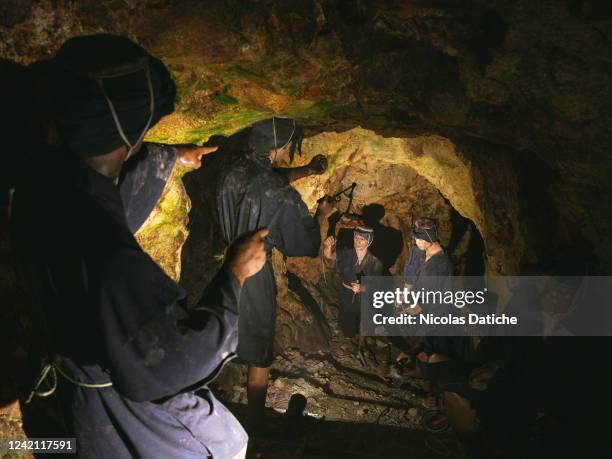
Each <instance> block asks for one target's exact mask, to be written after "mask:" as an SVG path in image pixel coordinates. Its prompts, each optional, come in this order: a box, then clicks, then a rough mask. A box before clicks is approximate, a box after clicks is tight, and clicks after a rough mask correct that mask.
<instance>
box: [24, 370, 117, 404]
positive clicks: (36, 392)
mask: <svg viewBox="0 0 612 459" xmlns="http://www.w3.org/2000/svg"><path fill="white" fill-rule="evenodd" d="M57 373H59V374H60V375H62V376H63V377H64V378H66V380H68V381H69V382H71V383H72V384H74V385H76V386H80V387H86V388H88V389H103V388H105V387H111V386H112V385H113V383H112V382H111V381H109V382H105V383H99V384H91V383H86V382H83V381H79V380H77V379H74V378H72V377H71V376H68V375H67V374H66V373H65V372H64V370H62V369H61V368H60V367H59V366H58V365H55V364H54V363H48V364H46V365H45V366H44V367H43V369H42V371H41V372H40V377H39V378H38V381H37V382H36V385H35V386H34V389H32V392H30V395H29V396H28V398H27V399H26V404H28V403H30V402H31V401H32V399H33V398H34V396H36V397H48V396H49V395H52V394H53V393H54V392H55V390H56V389H57ZM49 375H51V388H50V389H49V390H46V391H40V390H38V389H39V388H40V386H41V384H42V383H43V382H44V381H45V380H46V379H47V376H49Z"/></svg>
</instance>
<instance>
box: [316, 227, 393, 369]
mask: <svg viewBox="0 0 612 459" xmlns="http://www.w3.org/2000/svg"><path fill="white" fill-rule="evenodd" d="M335 242H336V239H335V237H334V236H328V237H327V239H325V242H324V249H323V255H324V256H325V258H327V259H328V260H331V261H332V263H333V265H334V267H335V268H336V269H337V270H338V272H339V273H340V275H341V277H342V290H341V293H340V298H341V301H342V305H341V308H340V315H339V316H338V322H339V323H340V328H341V329H342V332H343V333H344V335H345V336H346V337H347V338H353V337H354V336H355V335H356V336H357V343H358V350H357V358H358V359H359V362H360V363H361V365H362V366H366V363H367V362H366V359H365V353H364V348H365V336H363V335H362V334H361V326H360V317H361V292H363V288H364V287H363V285H362V281H361V277H363V276H382V274H383V266H382V263H381V262H380V260H379V259H378V258H376V256H374V254H373V253H371V252H370V250H369V249H368V247H370V245H371V244H372V242H374V231H373V229H372V228H369V227H365V226H358V227H356V228H355V229H354V231H353V247H352V248H341V249H338V250H335V249H334V244H335Z"/></svg>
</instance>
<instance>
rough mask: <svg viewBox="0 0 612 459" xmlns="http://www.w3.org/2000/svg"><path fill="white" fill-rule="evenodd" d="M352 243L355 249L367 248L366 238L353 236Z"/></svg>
mask: <svg viewBox="0 0 612 459" xmlns="http://www.w3.org/2000/svg"><path fill="white" fill-rule="evenodd" d="M353 244H354V245H355V250H365V249H367V248H368V240H367V239H365V238H364V237H362V236H357V235H355V236H353Z"/></svg>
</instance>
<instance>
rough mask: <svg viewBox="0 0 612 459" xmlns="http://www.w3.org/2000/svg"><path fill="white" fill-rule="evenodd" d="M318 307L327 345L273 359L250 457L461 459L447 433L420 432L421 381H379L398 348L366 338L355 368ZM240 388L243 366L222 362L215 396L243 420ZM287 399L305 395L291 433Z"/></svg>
mask: <svg viewBox="0 0 612 459" xmlns="http://www.w3.org/2000/svg"><path fill="white" fill-rule="evenodd" d="M329 281H330V282H333V278H331V279H329ZM293 293H295V292H293ZM321 310H322V311H324V314H325V316H326V319H327V320H328V321H329V322H328V323H329V330H330V339H329V348H328V349H325V350H323V351H318V352H303V351H300V349H296V348H291V349H286V350H283V351H282V352H281V353H280V354H279V355H277V357H276V359H275V361H274V363H273V365H272V368H271V380H270V386H269V390H268V400H267V407H268V413H267V418H266V419H267V422H268V423H269V426H268V428H265V429H263V432H257V433H256V434H255V436H254V438H252V442H251V447H250V450H249V457H262V458H277V457H278V458H281V457H282V458H286V457H295V458H311V457H312V458H314V457H317V458H319V457H330V458H331V457H334V458H335V457H347V458H348V457H355V458H362V457H363V458H366V457H372V458H386V457H410V458H413V457H414V458H420V457H427V458H431V457H462V455H463V453H462V447H461V445H460V444H459V442H458V440H457V438H456V436H455V435H454V434H453V433H450V432H447V433H442V434H431V433H428V432H426V431H425V430H423V428H422V426H421V418H422V415H423V413H425V412H426V411H427V410H429V409H430V408H429V407H427V405H426V401H425V398H424V397H423V396H424V392H422V391H421V390H420V385H421V381H420V380H418V379H413V378H407V377H404V379H403V383H404V388H396V387H390V386H388V385H386V384H385V382H384V380H383V377H384V376H385V375H386V374H387V373H388V372H389V370H390V365H389V361H390V359H393V358H394V357H395V356H396V355H397V353H398V350H397V349H396V348H395V347H394V346H392V345H391V344H390V343H388V342H387V341H386V340H383V339H380V338H376V339H375V338H370V340H369V349H370V352H368V353H366V358H367V365H366V366H365V367H364V366H362V365H361V364H360V362H359V360H358V359H357V358H356V351H357V346H356V344H355V343H354V342H352V341H351V340H349V339H346V338H344V337H343V336H342V333H341V332H340V331H339V328H338V326H337V322H336V315H337V308H336V305H331V306H330V305H328V307H322V308H321ZM245 384H246V366H244V365H240V364H231V365H229V366H228V367H227V369H226V370H225V371H224V373H223V374H222V375H221V376H220V378H219V379H218V380H217V382H216V389H217V391H218V393H219V394H220V396H221V398H222V399H223V400H224V401H225V402H226V403H227V404H228V405H229V406H230V407H231V408H232V410H233V411H234V413H235V414H236V415H237V416H238V417H239V418H240V419H241V420H244V421H246V416H245V404H246V401H247V399H246V385H245ZM406 384H408V385H410V386H412V387H413V389H406V388H405V385H406ZM294 394H301V395H303V396H304V397H306V399H307V406H306V411H307V412H308V415H309V416H310V417H311V421H310V422H308V424H307V425H306V427H304V429H303V430H302V429H298V432H297V433H296V432H292V430H291V422H290V421H288V419H287V417H286V416H283V413H285V411H286V410H287V406H288V404H289V399H290V398H291V396H292V395H294Z"/></svg>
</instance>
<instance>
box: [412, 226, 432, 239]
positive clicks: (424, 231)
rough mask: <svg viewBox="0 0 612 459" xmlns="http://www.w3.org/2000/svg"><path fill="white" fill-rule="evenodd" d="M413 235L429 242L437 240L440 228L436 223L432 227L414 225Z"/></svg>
mask: <svg viewBox="0 0 612 459" xmlns="http://www.w3.org/2000/svg"><path fill="white" fill-rule="evenodd" d="M412 235H413V236H414V238H415V239H421V240H423V241H427V242H431V243H433V242H436V241H437V240H438V228H437V226H436V225H435V224H433V225H432V227H431V228H419V227H417V226H413V227H412Z"/></svg>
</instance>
